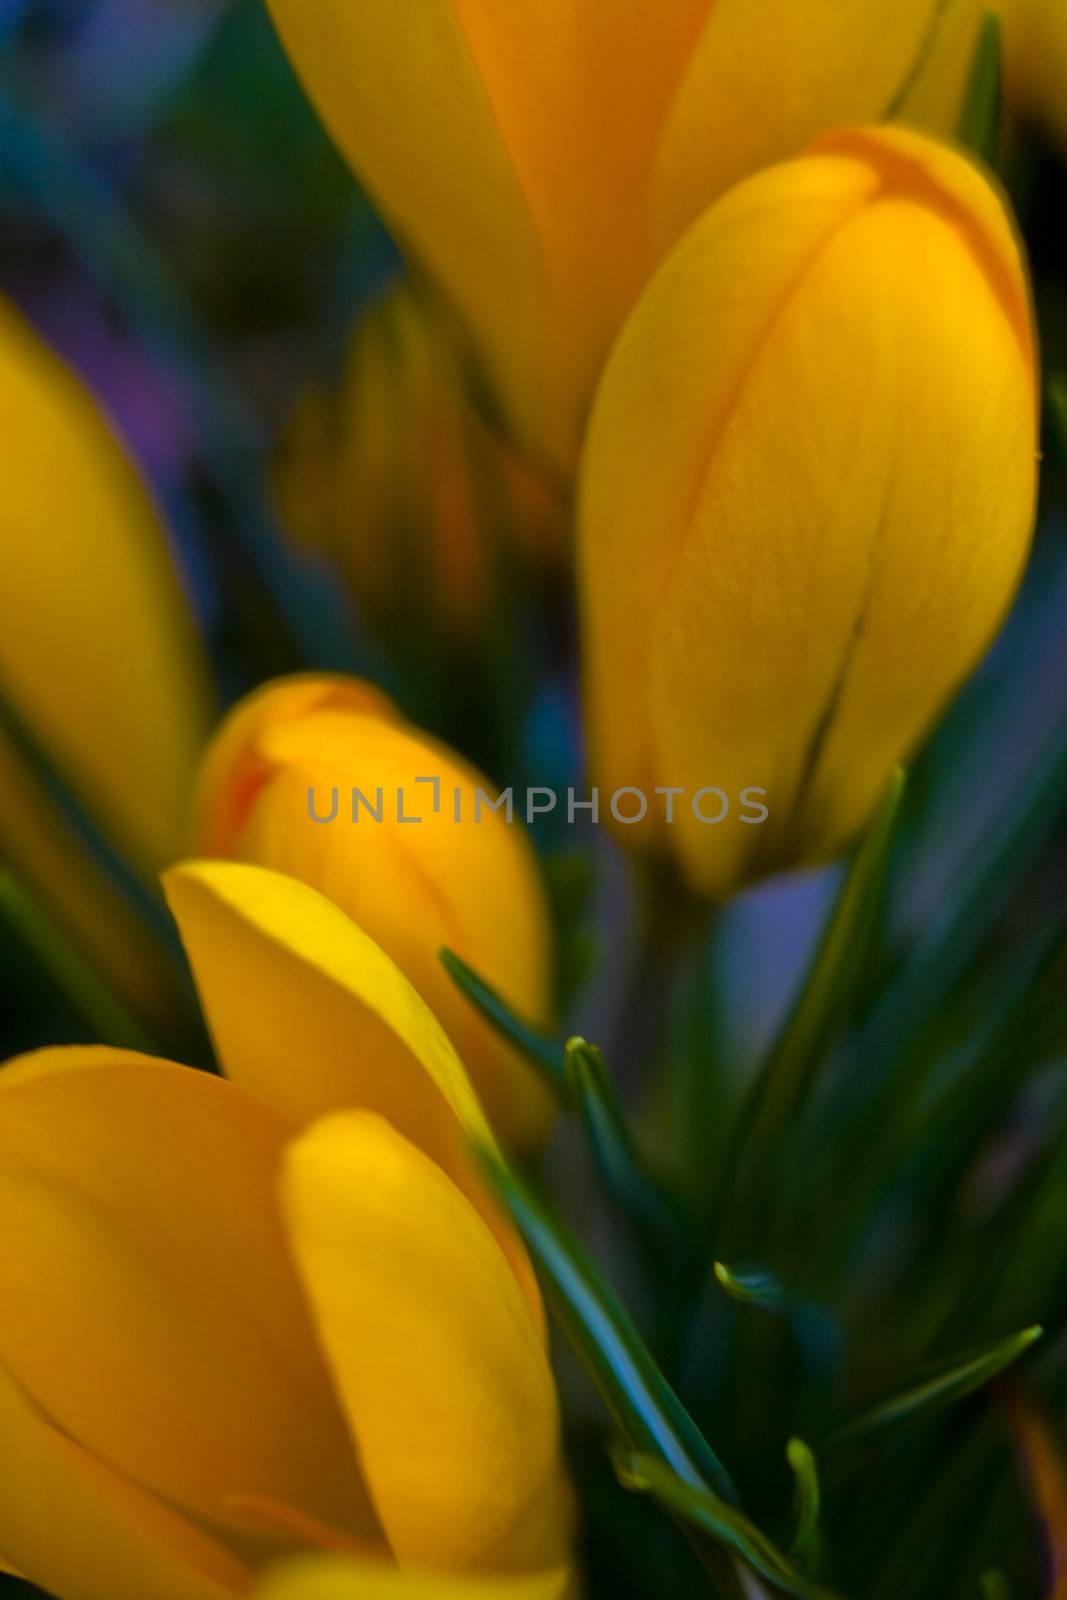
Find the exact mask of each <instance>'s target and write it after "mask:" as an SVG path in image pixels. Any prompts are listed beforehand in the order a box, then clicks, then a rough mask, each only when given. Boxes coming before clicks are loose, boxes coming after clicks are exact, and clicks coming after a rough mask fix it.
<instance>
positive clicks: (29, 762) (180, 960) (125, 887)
mask: <svg viewBox="0 0 1067 1600" xmlns="http://www.w3.org/2000/svg"><path fill="white" fill-rule="evenodd" d="M0 731H2V732H3V734H4V735H5V737H6V738H7V739H9V740H10V742H11V744H12V745H13V746H14V748H15V750H16V751H17V752H18V755H19V757H20V758H21V760H22V761H23V762H25V764H26V766H27V767H28V768H29V770H30V771H31V772H32V774H33V775H34V777H35V778H36V779H37V780H38V782H39V783H40V784H41V786H42V788H43V789H44V790H45V792H46V793H47V795H48V798H49V800H50V801H51V803H52V804H53V805H54V806H55V809H56V811H57V812H58V814H59V816H60V818H61V819H62V821H63V822H64V823H65V824H66V826H67V827H68V828H69V829H70V831H71V833H72V834H73V835H74V837H75V838H76V839H77V841H78V843H79V844H80V845H81V847H82V848H83V849H84V850H85V852H86V854H87V855H88V856H90V857H91V858H92V859H93V861H94V862H95V863H96V865H97V866H98V867H99V868H100V870H101V872H103V874H104V876H105V877H107V878H108V879H109V880H110V881H111V883H112V884H113V885H114V887H115V888H116V890H117V891H118V892H119V894H120V895H121V896H122V897H123V899H124V900H126V901H127V902H128V904H129V905H130V906H131V908H132V909H133V910H134V911H135V912H136V913H137V915H138V917H139V918H140V919H141V921H142V922H143V923H144V925H145V928H146V931H148V932H149V933H150V934H151V936H152V937H153V939H155V941H156V942H157V943H158V944H160V945H161V946H163V948H164V949H165V950H166V952H167V954H168V955H169V956H170V957H171V958H172V960H174V961H176V962H177V964H178V965H179V967H184V956H183V955H182V952H181V944H180V941H179V939H178V935H177V931H176V929H175V927H174V923H173V922H172V920H171V917H170V914H169V913H168V911H167V908H166V906H165V904H164V902H163V898H162V896H161V895H159V894H157V893H155V892H154V891H153V889H152V888H151V887H150V886H149V885H148V883H146V881H145V880H144V879H143V878H142V877H140V876H139V874H138V873H137V872H135V871H134V869H133V867H132V866H131V865H130V863H129V862H128V861H127V860H126V858H125V856H123V855H122V854H121V852H120V851H118V850H117V849H116V848H115V846H114V845H113V844H112V842H111V840H110V839H109V838H108V837H107V835H106V834H105V833H104V832H103V830H102V829H101V828H100V827H99V826H98V825H97V823H96V821H95V819H94V818H93V817H92V815H91V814H90V812H89V811H88V809H87V808H86V806H85V805H84V804H83V803H82V800H81V798H80V796H79V795H78V794H77V792H76V790H75V788H74V785H73V784H72V783H70V782H69V781H68V779H67V776H66V774H65V773H62V772H60V771H59V769H58V768H57V766H56V764H55V762H54V761H53V759H52V757H51V755H50V754H49V752H48V751H47V750H46V749H45V748H44V746H43V745H42V744H41V742H40V740H39V739H38V738H37V736H36V735H35V734H34V732H33V731H32V729H31V728H30V727H29V726H28V725H27V723H26V722H25V721H24V719H23V718H22V717H21V716H20V715H19V713H18V711H17V710H16V709H15V707H14V706H13V705H12V703H11V701H10V700H9V699H8V698H7V696H6V695H5V694H4V693H3V692H2V690H0Z"/></svg>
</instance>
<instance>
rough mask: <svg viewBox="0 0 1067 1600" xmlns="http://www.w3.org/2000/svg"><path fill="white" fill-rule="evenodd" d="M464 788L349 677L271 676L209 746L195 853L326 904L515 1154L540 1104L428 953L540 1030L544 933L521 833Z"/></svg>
mask: <svg viewBox="0 0 1067 1600" xmlns="http://www.w3.org/2000/svg"><path fill="white" fill-rule="evenodd" d="M431 779H432V780H436V783H432V782H430V781H428V780H431ZM479 789H481V790H482V791H483V793H484V794H485V795H486V796H487V797H492V791H491V790H490V788H489V785H488V783H487V782H486V780H484V779H482V778H480V777H479V776H478V774H477V773H476V772H474V771H473V770H472V769H471V768H470V767H468V766H467V765H466V764H465V763H463V762H462V761H460V760H459V758H458V757H457V756H455V755H454V754H453V753H452V752H451V751H449V750H447V749H445V748H444V747H443V746H441V745H439V744H437V743H436V742H435V741H434V740H432V739H429V738H427V737H426V736H425V735H424V734H421V733H419V732H418V731H417V730H415V729H414V728H412V727H410V726H409V725H408V724H407V723H405V722H404V721H403V720H402V718H401V717H400V716H399V714H398V713H397V711H396V710H395V708H394V707H393V706H392V705H391V703H390V702H389V701H388V700H387V699H386V698H385V697H384V696H383V695H381V694H379V693H378V692H377V691H376V690H373V689H371V688H369V687H368V686H367V685H365V684H363V683H360V682H358V681H357V680H355V679H345V678H330V677H303V678H293V679H286V680H282V681H281V682H278V683H274V684H269V685H268V686H267V687H266V688H265V689H262V690H260V691H259V692H258V693H256V694H253V695H251V696H250V697H249V698H248V699H247V700H245V701H244V702H242V704H241V705H240V706H238V707H237V709H236V710H235V711H234V712H233V713H232V714H231V715H230V717H229V718H228V719H227V720H226V721H225V722H224V723H223V725H222V728H221V729H220V731H219V733H218V734H217V736H216V738H215V739H214V741H213V743H212V744H211V745H210V747H209V749H208V753H207V755H206V757H205V761H204V766H203V770H202V774H201V779H200V784H199V790H198V801H197V825H196V836H195V840H194V846H195V849H196V850H197V851H198V852H199V853H201V854H204V855H211V856H225V857H233V858H236V859H239V860H243V861H250V862H256V863H259V864H260V865H263V866H268V867H273V868H274V869H275V870H276V871H279V872H287V873H290V874H291V875H292V876H293V877H296V878H300V879H302V880H303V881H304V882H306V883H310V884H311V885H313V887H314V888H316V889H318V890H319V891H320V892H321V893H322V894H325V895H328V896H329V898H330V899H331V900H333V901H335V902H336V904H337V905H339V906H340V907H341V909H342V910H343V911H345V912H347V914H348V915H349V916H350V917H352V919H353V921H355V922H358V923H359V925H360V926H361V927H363V928H365V929H366V930H367V932H368V933H369V934H370V935H371V936H372V937H373V938H374V939H376V940H377V942H378V943H379V944H380V945H381V947H382V949H383V950H385V951H386V952H387V953H388V954H389V955H390V956H391V957H392V959H393V960H394V961H395V962H396V964H397V966H398V967H399V968H400V969H401V971H402V972H403V973H404V974H405V975H406V977H407V978H408V979H409V980H410V982H411V983H413V984H414V986H415V988H416V989H417V990H418V992H419V994H421V996H422V998H423V999H424V1000H425V1001H426V1003H427V1004H428V1005H429V1006H430V1008H431V1009H432V1010H433V1012H434V1014H435V1015H436V1016H437V1017H438V1018H439V1019H440V1021H441V1023H442V1025H443V1027H444V1028H445V1031H446V1032H447V1033H448V1035H449V1037H450V1038H451V1040H452V1042H453V1044H454V1045H455V1046H456V1049H457V1050H458V1051H459V1053H460V1055H461V1056H462V1058H463V1061H464V1063H465V1065H466V1067H467V1069H468V1071H469V1072H470V1075H471V1078H472V1080H473V1082H474V1085H475V1087H476V1088H477V1090H478V1092H479V1094H480V1095H481V1097H482V1100H483V1103H484V1105H485V1107H486V1110H487V1111H488V1113H489V1117H490V1121H491V1122H492V1123H493V1126H494V1127H495V1128H496V1130H497V1131H498V1133H500V1135H501V1137H502V1138H504V1139H505V1141H506V1142H508V1143H509V1144H511V1145H513V1146H528V1145H530V1144H533V1143H536V1142H537V1141H538V1140H539V1139H540V1138H541V1137H542V1136H543V1134H544V1133H545V1131H546V1129H547V1126H548V1122H549V1118H550V1116H551V1110H552V1106H551V1100H550V1096H549V1094H548V1092H547V1091H546V1089H545V1088H544V1086H543V1085H542V1084H541V1082H540V1081H539V1080H538V1079H537V1078H536V1076H535V1074H534V1073H533V1071H532V1070H531V1068H530V1067H529V1066H528V1065H527V1064H526V1063H525V1062H523V1061H521V1060H520V1059H519V1057H518V1056H517V1055H516V1054H515V1052H514V1051H512V1050H511V1049H510V1048H509V1047H508V1046H507V1045H505V1044H504V1043H503V1042H502V1041H501V1040H500V1039H499V1037H498V1036H497V1035H496V1034H495V1033H494V1032H493V1031H492V1030H491V1029H490V1028H489V1026H488V1025H487V1024H486V1023H485V1022H483V1021H482V1020H481V1019H480V1018H479V1017H478V1015H477V1014H476V1013H475V1011H474V1009H473V1008H472V1007H471V1006H470V1004H469V1003H468V1002H467V1001H466V1000H465V999H464V998H463V996H462V995H461V994H460V992H459V991H458V989H456V987H455V986H454V984H453V983H452V980H451V979H450V978H449V976H448V974H447V973H446V972H445V971H444V969H443V967H442V966H441V963H440V960H439V954H438V953H439V951H440V949H441V947H442V946H444V945H447V946H449V947H450V948H451V949H453V950H455V951H456V953H457V954H458V955H460V956H462V957H463V958H464V960H466V961H468V962H470V964H471V965H472V966H473V967H474V968H475V969H476V970H477V971H478V972H480V973H481V974H482V975H483V976H484V977H485V978H486V979H487V980H488V981H489V982H490V983H491V984H492V985H493V986H494V988H497V989H498V990H499V991H500V992H501V994H502V995H504V996H505V997H506V998H507V999H508V1000H509V1001H510V1003H511V1004H512V1005H513V1006H514V1007H515V1008H516V1009H517V1010H518V1011H519V1012H520V1013H522V1014H523V1015H526V1016H528V1017H530V1018H531V1019H532V1020H534V1021H540V1022H546V1021H547V1020H548V1013H549V1010H550V987H551V974H550V968H551V938H550V931H549V921H548V913H547V909H546V904H545V897H544V892H543V889H542V887H541V883H540V879H539V876H538V872H537V866H536V862H535V859H534V855H533V852H532V850H531V848H530V845H529V842H528V840H527V838H526V836H525V834H524V832H523V830H522V828H521V826H520V825H519V824H518V823H517V822H513V823H509V822H508V821H507V820H506V818H505V815H504V814H503V813H502V812H499V813H498V812H494V811H492V810H491V809H489V806H488V805H487V804H484V803H483V802H481V801H479V800H478V797H477V791H478V790H479ZM354 790H356V791H358V794H359V795H360V796H362V799H357V800H356V802H355V806H356V811H355V814H356V815H357V816H358V820H353V814H354V813H353V791H354ZM457 791H458V793H459V802H458V804H459V809H460V821H459V822H457V821H456V820H455V817H456V805H457V800H456V794H457ZM335 802H336V804H335ZM435 802H436V805H437V809H436V810H435V809H434V808H435ZM372 808H373V814H372ZM334 810H336V815H335V816H334V819H333V821H332V822H329V823H328V824H327V822H326V821H325V819H328V818H329V817H330V815H331V812H333V811H334ZM312 812H314V815H315V816H317V817H318V818H320V819H323V820H320V821H318V822H316V821H315V820H313V816H312ZM401 816H404V817H407V818H408V819H409V820H407V821H401V820H400V818H401ZM414 817H421V818H422V820H421V821H419V822H413V821H411V820H410V819H411V818H414ZM479 817H480V820H479ZM376 818H378V819H379V820H376Z"/></svg>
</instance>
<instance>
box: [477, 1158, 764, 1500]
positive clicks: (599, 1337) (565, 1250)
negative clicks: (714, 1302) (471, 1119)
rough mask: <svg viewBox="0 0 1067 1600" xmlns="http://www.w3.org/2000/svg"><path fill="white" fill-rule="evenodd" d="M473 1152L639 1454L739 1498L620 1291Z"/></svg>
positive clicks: (543, 1211) (519, 1185) (518, 1186)
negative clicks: (642, 1452)
mask: <svg viewBox="0 0 1067 1600" xmlns="http://www.w3.org/2000/svg"><path fill="white" fill-rule="evenodd" d="M475 1154H476V1156H477V1158H478V1160H479V1162H480V1163H481V1165H482V1167H483V1168H484V1170H485V1172H486V1174H487V1176H488V1178H489V1181H490V1183H491V1184H492V1186H493V1188H494V1189H495V1190H496V1192H497V1194H498V1195H499V1196H500V1198H501V1200H502V1201H503V1203H504V1205H505V1206H506V1208H507V1210H508V1211H509V1213H510V1214H511V1216H512V1218H513V1220H514V1222H515V1225H516V1227H517V1228H518V1230H519V1232H520V1233H521V1234H522V1237H523V1239H524V1240H525V1241H526V1246H527V1248H528V1249H529V1251H530V1255H531V1256H532V1258H533V1261H534V1263H535V1265H536V1266H537V1267H538V1269H539V1272H540V1276H541V1280H542V1283H543V1286H544V1289H545V1294H546V1297H547V1299H548V1302H549V1304H550V1306H551V1308H552V1311H553V1313H554V1315H555V1317H556V1320H557V1321H558V1323H559V1325H560V1327H561V1328H562V1330H563V1332H564V1334H565V1335H566V1338H567V1340H568V1342H569V1343H570V1345H571V1347H572V1348H573V1350H574V1352H575V1354H576V1355H577V1357H578V1359H579V1360H580V1361H581V1363H582V1365H583V1366H584V1367H585V1369H586V1371H587V1372H588V1374H589V1376H590V1378H591V1379H592V1381H593V1383H594V1384H595V1386H596V1388H597V1389H598V1390H599V1392H600V1394H601V1396H602V1397H603V1399H604V1402H605V1404H606V1405H607V1407H608V1410H609V1411H610V1413H611V1415H612V1417H613V1419H614V1421H615V1424H616V1426H617V1427H618V1429H619V1431H620V1432H621V1433H622V1435H623V1437H624V1438H625V1439H626V1441H627V1443H628V1444H630V1445H631V1446H632V1447H633V1448H634V1449H637V1450H641V1451H650V1452H653V1453H654V1454H655V1455H656V1456H657V1457H658V1458H659V1459H661V1460H662V1461H664V1462H666V1463H667V1464H668V1466H669V1467H670V1468H671V1470H672V1472H676V1473H677V1474H678V1475H679V1477H680V1478H682V1479H683V1480H684V1481H686V1482H687V1483H690V1484H692V1485H694V1486H695V1487H703V1486H704V1485H705V1484H713V1485H714V1487H715V1489H716V1490H717V1491H718V1493H719V1494H721V1495H722V1496H723V1497H724V1499H726V1500H729V1501H736V1498H737V1494H736V1491H735V1489H734V1487H733V1484H732V1483H731V1481H730V1478H729V1475H728V1474H727V1472H726V1469H725V1468H724V1466H723V1465H722V1463H721V1461H720V1460H719V1458H718V1456H717V1455H716V1454H715V1452H714V1451H713V1450H712V1448H711V1446H710V1445H709V1444H708V1442H707V1440H706V1439H705V1438H704V1436H703V1434H702V1433H701V1432H700V1430H699V1429H698V1428H697V1426H696V1424H695V1423H694V1421H693V1419H692V1418H691V1417H690V1415H689V1413H688V1412H687V1411H686V1409H685V1407H684V1406H683V1405H682V1403H681V1401H680V1400H679V1399H678V1397H677V1395H676V1394H675V1393H674V1391H673V1389H672V1388H671V1387H670V1385H669V1384H668V1382H667V1380H666V1378H665V1377H664V1376H663V1373H662V1372H661V1371H660V1369H659V1367H658V1366H657V1365H656V1362H655V1361H654V1360H653V1357H652V1355H651V1354H650V1352H649V1350H648V1348H647V1347H646V1345H645V1343H644V1341H643V1340H642V1338H641V1335H640V1334H639V1333H638V1331H637V1328H636V1327H635V1326H634V1323H633V1321H632V1319H631V1317H630V1315H629V1312H628V1311H627V1310H626V1308H625V1306H623V1304H622V1302H621V1301H620V1300H619V1298H618V1296H617V1295H616V1294H615V1292H614V1290H613V1289H611V1288H610V1287H609V1285H608V1284H607V1283H606V1282H605V1281H604V1279H603V1278H602V1277H601V1275H600V1273H599V1272H598V1270H597V1268H596V1267H595V1266H594V1264H593V1262H592V1261H591V1260H590V1259H589V1257H588V1255H587V1254H586V1252H585V1251H584V1250H583V1248H582V1246H581V1245H580V1244H579V1243H578V1241H577V1240H576V1239H575V1238H574V1237H573V1235H572V1234H571V1233H570V1231H569V1230H568V1228H567V1227H566V1224H565V1223H564V1222H563V1221H562V1220H561V1219H560V1218H559V1217H557V1216H555V1215H554V1214H553V1213H551V1212H550V1211H549V1209H548V1207H547V1205H546V1204H545V1203H544V1201H542V1200H540V1199H539V1198H537V1197H536V1196H535V1195H534V1193H533V1191H532V1190H531V1189H530V1188H529V1187H528V1186H527V1185H526V1184H525V1183H523V1181H522V1180H521V1179H520V1178H518V1177H517V1176H516V1174H515V1173H514V1172H512V1171H511V1170H510V1169H509V1168H507V1167H505V1166H504V1165H503V1164H502V1163H501V1161H500V1160H499V1158H498V1157H496V1156H494V1155H492V1154H491V1153H490V1152H488V1151H486V1150H485V1149H482V1148H477V1149H476V1151H475Z"/></svg>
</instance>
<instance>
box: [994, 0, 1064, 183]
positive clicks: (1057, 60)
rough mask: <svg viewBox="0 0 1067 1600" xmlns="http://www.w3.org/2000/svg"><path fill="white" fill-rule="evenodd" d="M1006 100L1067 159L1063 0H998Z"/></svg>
mask: <svg viewBox="0 0 1067 1600" xmlns="http://www.w3.org/2000/svg"><path fill="white" fill-rule="evenodd" d="M994 9H995V10H996V11H998V12H999V13H1000V17H1001V21H1002V22H1003V25H1004V71H1005V88H1006V91H1007V98H1008V104H1009V106H1010V107H1011V108H1012V110H1014V111H1016V112H1017V113H1019V114H1021V115H1023V116H1027V117H1032V118H1033V119H1034V121H1035V122H1039V123H1040V124H1041V125H1042V126H1043V127H1045V128H1046V129H1047V130H1048V132H1049V133H1050V134H1052V136H1053V137H1054V138H1055V139H1056V140H1057V142H1058V144H1059V146H1060V148H1061V150H1062V151H1063V154H1064V156H1065V157H1067V93H1065V90H1064V84H1065V83H1067V6H1064V5H1063V3H1062V0H998V4H997V5H996V6H995V7H994Z"/></svg>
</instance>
